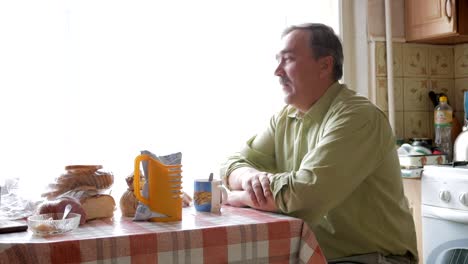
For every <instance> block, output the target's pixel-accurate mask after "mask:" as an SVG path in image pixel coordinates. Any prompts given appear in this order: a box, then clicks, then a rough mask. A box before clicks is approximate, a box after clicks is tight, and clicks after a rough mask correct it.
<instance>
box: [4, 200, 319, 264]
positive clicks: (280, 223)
mask: <svg viewBox="0 0 468 264" xmlns="http://www.w3.org/2000/svg"><path fill="white" fill-rule="evenodd" d="M182 219H183V220H182V221H180V222H171V223H157V222H135V221H132V218H128V217H121V216H120V213H117V212H116V214H115V216H114V218H112V219H101V220H93V221H89V222H87V223H86V224H85V225H82V226H80V227H79V228H78V229H76V230H74V231H72V232H69V233H66V234H62V235H56V236H50V237H38V236H35V235H33V234H32V233H31V232H30V231H27V232H19V233H9V234H1V235H0V263H326V260H325V258H324V256H323V253H322V251H321V249H320V247H319V245H318V243H317V241H316V239H315V236H314V234H313V232H312V231H311V230H310V229H309V227H308V226H307V224H305V223H304V222H303V221H302V220H301V219H297V218H293V217H288V216H285V215H281V214H274V213H268V212H262V211H257V210H253V209H249V208H236V207H230V206H223V208H222V212H221V214H213V213H201V212H196V211H195V209H194V208H193V207H188V208H184V209H183V217H182Z"/></svg>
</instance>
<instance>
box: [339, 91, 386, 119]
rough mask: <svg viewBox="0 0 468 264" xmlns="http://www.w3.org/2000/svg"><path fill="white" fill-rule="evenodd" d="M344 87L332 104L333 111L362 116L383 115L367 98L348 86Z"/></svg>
mask: <svg viewBox="0 0 468 264" xmlns="http://www.w3.org/2000/svg"><path fill="white" fill-rule="evenodd" d="M342 86H343V87H342V89H341V90H340V92H339V93H338V95H337V96H336V97H335V99H334V100H333V102H332V105H331V109H332V110H335V111H340V112H341V111H345V112H356V113H362V114H365V113H367V114H377V115H381V114H383V112H382V111H381V110H380V109H379V108H378V107H377V106H376V105H375V104H374V103H372V102H371V101H370V100H369V99H368V98H367V97H365V96H363V95H360V94H358V93H356V92H355V91H353V90H350V89H349V88H347V87H346V85H342Z"/></svg>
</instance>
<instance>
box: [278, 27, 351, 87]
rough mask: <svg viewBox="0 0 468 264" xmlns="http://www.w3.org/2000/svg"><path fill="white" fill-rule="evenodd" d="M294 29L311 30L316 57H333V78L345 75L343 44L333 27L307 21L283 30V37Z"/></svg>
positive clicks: (311, 45) (312, 47) (311, 42)
mask: <svg viewBox="0 0 468 264" xmlns="http://www.w3.org/2000/svg"><path fill="white" fill-rule="evenodd" d="M294 30H306V31H309V32H310V33H311V34H310V39H309V44H310V48H311V49H312V54H313V56H314V59H319V58H322V57H325V56H332V57H333V79H334V80H335V81H338V80H339V79H341V77H343V46H342V45H341V41H340V39H339V38H338V36H337V35H336V34H335V31H334V30H333V28H331V27H329V26H327V25H324V24H320V23H306V24H301V25H295V26H290V27H288V28H286V29H285V30H284V31H283V34H282V35H281V36H282V37H284V36H286V35H287V34H289V33H291V32H292V31H294Z"/></svg>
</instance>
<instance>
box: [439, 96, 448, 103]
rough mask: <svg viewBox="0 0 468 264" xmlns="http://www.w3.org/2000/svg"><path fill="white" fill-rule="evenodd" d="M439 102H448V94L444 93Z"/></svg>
mask: <svg viewBox="0 0 468 264" xmlns="http://www.w3.org/2000/svg"><path fill="white" fill-rule="evenodd" d="M439 102H447V96H445V95H442V96H441V97H440V98H439Z"/></svg>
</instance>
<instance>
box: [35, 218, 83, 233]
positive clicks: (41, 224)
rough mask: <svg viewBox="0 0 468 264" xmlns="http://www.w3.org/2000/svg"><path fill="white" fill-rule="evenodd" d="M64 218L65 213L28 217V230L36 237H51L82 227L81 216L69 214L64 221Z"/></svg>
mask: <svg viewBox="0 0 468 264" xmlns="http://www.w3.org/2000/svg"><path fill="white" fill-rule="evenodd" d="M62 216H63V213H55V214H54V213H52V214H39V215H32V216H30V217H28V229H29V230H31V232H33V233H34V234H35V235H39V236H49V235H55V234H63V233H66V232H70V231H72V230H74V229H76V228H77V227H78V226H79V225H80V218H81V215H80V214H75V213H69V214H68V216H67V218H66V219H63V220H62Z"/></svg>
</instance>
